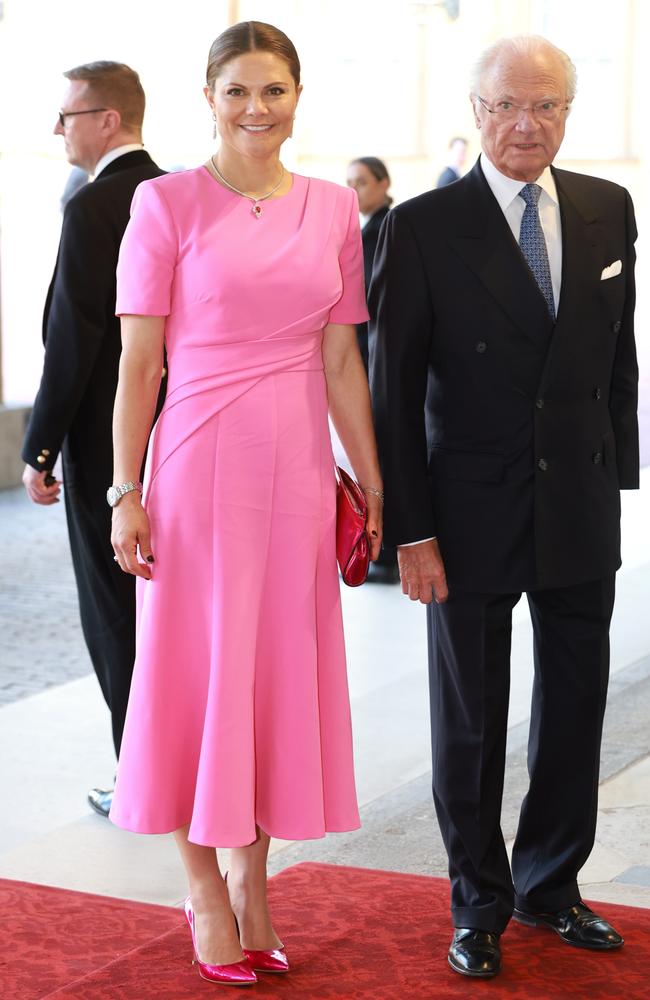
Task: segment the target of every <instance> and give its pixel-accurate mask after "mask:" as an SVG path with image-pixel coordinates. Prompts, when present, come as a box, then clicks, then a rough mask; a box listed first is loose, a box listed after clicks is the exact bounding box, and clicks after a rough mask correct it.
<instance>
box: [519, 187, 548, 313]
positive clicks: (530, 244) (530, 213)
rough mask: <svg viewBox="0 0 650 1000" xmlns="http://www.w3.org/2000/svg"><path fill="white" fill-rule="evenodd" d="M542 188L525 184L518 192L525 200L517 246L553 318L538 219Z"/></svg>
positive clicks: (542, 234) (542, 235)
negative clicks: (538, 204)
mask: <svg viewBox="0 0 650 1000" xmlns="http://www.w3.org/2000/svg"><path fill="white" fill-rule="evenodd" d="M541 193H542V189H541V187H540V186H539V184H526V187H523V188H522V189H521V191H520V192H519V197H520V198H523V199H524V201H525V202H526V208H525V209H524V214H523V217H522V220H521V229H520V230H519V246H520V247H521V252H522V253H523V255H524V257H525V258H526V263H527V264H528V266H529V268H530V269H531V271H532V272H533V277H534V279H535V281H536V282H537V285H538V287H539V290H540V292H541V293H542V295H543V296H544V298H545V299H546V305H547V306H548V311H549V313H550V314H551V319H555V300H554V299H553V282H552V281H551V269H550V267H549V265H548V251H547V249H546V240H545V239H544V230H543V229H542V224H541V222H540V221H539V210H538V208H537V203H538V201H539V198H540V195H541Z"/></svg>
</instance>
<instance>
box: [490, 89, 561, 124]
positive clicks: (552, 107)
mask: <svg viewBox="0 0 650 1000" xmlns="http://www.w3.org/2000/svg"><path fill="white" fill-rule="evenodd" d="M476 97H477V99H478V101H479V102H480V103H481V104H482V105H483V107H484V108H485V110H486V111H487V112H488V113H489V114H491V115H496V116H497V117H498V118H500V119H502V120H503V121H514V120H515V119H517V118H519V116H520V115H521V113H522V111H528V112H529V114H531V115H532V116H533V118H537V120H538V121H539V120H540V119H541V120H542V121H546V122H554V121H557V119H558V118H559V117H560V115H561V114H562V113H563V112H564V111H568V110H569V105H568V104H567V103H566V101H556V100H548V101H537V103H536V104H531V105H528V106H526V105H523V104H513V103H512V101H497V103H496V106H495V107H493V108H490V107H488V104H487V102H486V101H485V100H484V99H483V98H482V97H480V96H479V95H478V94H477V95H476Z"/></svg>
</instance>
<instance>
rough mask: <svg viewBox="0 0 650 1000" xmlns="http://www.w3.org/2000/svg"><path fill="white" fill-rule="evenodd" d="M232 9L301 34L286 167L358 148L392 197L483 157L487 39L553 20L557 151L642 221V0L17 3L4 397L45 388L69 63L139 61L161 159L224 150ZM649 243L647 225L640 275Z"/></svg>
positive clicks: (7, 112) (6, 162) (0, 211)
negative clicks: (210, 81) (62, 106)
mask: <svg viewBox="0 0 650 1000" xmlns="http://www.w3.org/2000/svg"><path fill="white" fill-rule="evenodd" d="M229 17H239V18H246V17H256V18H258V19H260V20H268V21H272V22H273V23H276V24H277V25H278V26H279V27H281V28H283V29H284V30H285V31H287V33H288V34H289V35H290V36H291V37H292V38H293V39H294V41H295V43H296V45H297V48H298V51H299V53H300V56H301V60H302V63H303V81H304V85H305V90H304V94H303V98H302V100H301V104H300V107H299V113H298V119H297V123H296V130H295V137H294V139H293V140H291V141H290V143H288V144H287V146H286V147H285V156H284V160H285V163H286V164H287V165H288V166H289V167H290V168H292V169H297V170H299V171H301V172H305V173H312V174H315V175H318V176H322V177H328V178H330V179H332V180H338V181H343V179H344V177H345V166H346V164H347V162H348V160H349V159H350V158H352V157H354V156H359V155H377V156H381V157H382V158H385V159H386V161H387V163H388V165H389V168H390V170H391V173H392V175H393V193H394V195H395V197H396V199H397V200H402V199H404V198H407V197H410V196H411V195H413V194H416V193H418V192H420V191H422V190H425V189H426V188H428V187H431V186H432V184H433V183H434V181H435V178H436V177H437V174H438V172H439V171H440V169H441V168H442V166H443V165H444V163H445V154H446V147H447V142H448V139H449V137H450V136H451V135H455V134H457V133H460V134H465V135H467V137H468V138H469V139H470V143H471V147H470V162H471V161H472V160H473V159H474V157H475V156H476V155H477V153H478V151H479V146H478V141H477V133H476V131H475V129H474V125H473V121H472V116H471V109H470V106H469V102H468V100H467V93H468V83H467V80H468V74H469V70H470V67H471V64H472V61H473V59H474V58H475V57H476V55H477V53H478V52H479V51H480V50H481V49H482V48H483V47H484V46H485V45H487V44H489V43H490V42H491V41H492V40H494V39H495V38H497V37H499V36H500V35H503V34H511V33H514V32H518V31H524V32H526V31H539V32H541V33H545V34H547V35H548V37H550V38H551V39H552V40H553V41H555V42H556V43H557V44H559V45H563V46H565V47H566V48H567V49H568V51H569V53H570V54H571V55H572V56H573V57H574V58H575V60H576V62H577V63H578V70H579V91H578V97H577V98H576V102H575V108H574V112H573V113H572V115H571V117H570V119H569V123H568V127H567V141H566V146H565V149H566V154H567V155H566V156H564V157H561V158H560V159H559V160H558V163H559V164H560V165H562V166H568V167H569V168H571V169H577V170H582V171H585V172H587V173H595V174H599V175H602V176H606V177H609V178H611V179H613V180H616V181H618V182H620V183H623V184H625V185H626V186H627V187H629V188H630V190H631V191H632V194H633V196H634V198H635V202H636V204H637V212H638V216H639V221H640V228H641V230H642V232H643V229H644V220H645V218H646V215H647V211H648V210H647V208H646V197H645V194H644V192H645V190H646V188H647V186H648V184H647V182H648V181H649V180H650V177H649V176H648V175H649V174H650V139H648V130H647V128H642V121H643V120H644V119H645V118H646V117H647V114H646V112H645V104H646V103H647V97H646V95H647V94H648V93H649V92H650V91H649V88H648V76H649V70H648V63H649V60H648V55H647V52H646V48H647V46H644V44H643V39H644V38H645V39H647V38H649V37H650V4H648V3H646V2H644V0H618V2H617V3H615V4H613V3H611V2H610V0H520V2H507V0H460V16H459V18H458V19H457V20H456V21H453V22H451V21H450V20H449V19H448V17H447V15H446V13H445V10H444V9H443V7H442V6H441V5H439V4H435V3H432V2H429V3H427V2H422V3H411V2H409V0H183V2H182V3H176V2H173V0H112V2H111V3H110V4H108V3H105V2H97V0H59V2H58V3H52V0H5V2H4V20H3V21H2V22H0V88H1V92H2V94H3V106H4V113H3V122H2V132H1V133H0V227H1V240H2V242H1V244H0V249H1V252H2V310H3V320H4V333H3V357H4V388H5V396H6V398H7V399H9V400H10V401H29V400H30V399H31V398H32V397H33V394H34V392H35V390H36V387H37V385H38V377H39V372H40V365H41V358H42V349H41V346H40V319H41V310H42V303H43V300H44V298H45V293H46V290H47V284H48V282H49V278H50V274H51V270H52V266H53V262H54V259H55V256H56V244H57V240H58V232H59V226H60V214H59V208H58V199H59V196H60V193H61V190H62V188H63V185H64V182H65V178H66V176H67V172H68V167H67V165H66V163H65V160H64V158H63V155H62V144H61V141H60V138H58V137H55V136H53V135H52V134H51V132H52V128H53V125H54V121H55V115H56V111H57V110H58V107H59V102H60V96H61V93H62V90H63V83H64V81H63V80H62V77H61V71H62V70H63V69H66V68H69V67H70V66H72V65H75V64H77V63H79V62H85V61H87V60H90V59H97V58H109V59H120V60H123V61H125V62H128V63H130V64H131V65H133V66H134V67H135V68H136V69H137V70H138V71H139V72H140V74H141V76H142V79H143V83H144V86H145V89H146V92H147V96H148V110H147V117H146V122H145V139H146V143H147V146H148V148H149V150H150V151H151V152H152V154H153V155H154V157H155V158H156V159H157V160H158V162H160V163H161V165H162V166H165V167H171V166H174V165H177V164H181V163H182V164H184V165H186V166H193V165H195V164H197V163H200V162H202V161H203V160H204V159H205V158H206V156H207V155H208V154H209V153H210V152H211V151H212V148H213V147H212V141H211V127H212V123H211V121H210V115H209V111H208V108H207V105H206V104H205V102H204V98H203V95H202V93H201V88H202V86H203V82H204V69H205V62H206V56H207V50H208V47H209V44H210V42H211V40H212V39H213V37H214V36H215V35H217V34H218V33H219V32H220V31H221V30H222V29H223V28H224V27H225V26H226V25H227V23H228V19H229ZM643 249H644V240H643V238H642V239H641V240H640V241H639V252H640V268H641V274H645V273H647V268H646V265H645V259H644V253H643ZM641 286H642V287H641V296H640V305H641V310H642V314H644V309H645V305H644V295H643V282H641ZM644 343H645V339H643V342H642V348H643V344H644Z"/></svg>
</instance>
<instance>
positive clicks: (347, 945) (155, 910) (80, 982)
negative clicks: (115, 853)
mask: <svg viewBox="0 0 650 1000" xmlns="http://www.w3.org/2000/svg"><path fill="white" fill-rule="evenodd" d="M270 892H271V901H272V906H273V913H274V918H275V923H276V926H277V927H278V929H279V931H280V933H281V935H282V937H283V938H284V941H285V944H286V945H287V950H288V953H289V957H290V959H291V963H292V971H291V972H290V973H289V975H288V976H284V977H282V976H276V977H271V976H266V977H262V978H261V979H260V982H259V983H258V984H257V985H256V986H254V987H251V988H249V989H245V990H240V991H238V992H236V991H234V990H233V989H232V988H226V987H218V986H214V985H213V984H211V983H206V982H204V981H203V980H201V979H200V978H199V976H198V973H197V971H196V969H195V968H193V967H192V965H191V948H190V939H189V933H188V931H187V928H186V926H185V922H184V917H183V915H182V913H181V911H180V910H173V909H169V908H167V907H160V906H147V905H144V904H138V903H129V902H125V901H123V900H117V899H109V898H106V897H102V896H91V895H87V894H84V893H78V892H67V891H65V890H62V889H52V888H49V887H43V886H37V885H29V884H27V883H24V882H9V881H6V880H0V914H2V916H1V918H0V984H1V986H0V996H1V997H2V1000H43V998H46V997H47V998H50V997H51V998H53V1000H153V998H156V1000H186V998H187V1000H190V998H191V1000H200V998H201V997H217V996H218V997H223V996H242V997H243V996H246V997H250V998H251V1000H253V998H254V1000H275V998H285V1000H446V998H468V997H472V998H474V997H475V996H481V997H483V996H485V997H490V998H500V997H504V998H509V997H515V998H518V1000H524V998H526V1000H531V998H539V1000H567V998H577V1000H603V998H608V1000H610V998H611V1000H613V998H617V1000H618V998H625V1000H648V998H649V997H650V978H649V977H648V970H650V910H643V909H633V908H631V907H626V906H614V905H612V904H605V903H603V904H600V905H599V906H598V910H599V911H600V912H601V913H602V914H603V915H604V916H606V917H608V918H609V919H610V920H612V922H613V923H614V924H615V925H616V927H617V928H618V929H619V930H620V931H621V933H622V934H623V935H624V937H625V938H626V944H625V947H624V948H623V949H622V950H621V951H620V952H612V953H610V954H601V955H599V954H594V953H592V952H588V951H581V950H578V949H576V948H569V947H568V946H567V945H565V944H563V943H562V942H561V941H560V940H559V939H558V938H556V937H555V935H553V934H551V933H546V932H543V931H535V930H530V929H528V928H524V927H520V926H518V925H516V924H511V925H510V927H509V928H508V931H507V932H506V934H505V935H504V937H503V942H502V943H503V952H504V970H503V972H502V973H501V975H500V976H498V977H497V978H496V979H493V980H486V981H481V982H476V981H472V980H468V979H465V978H463V977H461V976H458V975H456V974H455V973H454V972H452V971H451V970H450V969H448V967H447V965H446V952H447V946H448V942H449V937H450V933H451V932H450V924H449V915H448V899H449V888H448V884H447V882H446V881H444V880H442V879H432V878H425V877H423V876H419V875H399V874H396V873H392V872H377V871H369V870H366V869H358V868H337V867H333V866H330V865H315V864H302V865H297V866H296V867H294V868H289V869H287V870H286V871H285V872H282V873H281V874H280V875H277V876H276V877H275V878H274V879H273V880H272V881H271V886H270ZM531 952H532V956H533V957H532V959H531Z"/></svg>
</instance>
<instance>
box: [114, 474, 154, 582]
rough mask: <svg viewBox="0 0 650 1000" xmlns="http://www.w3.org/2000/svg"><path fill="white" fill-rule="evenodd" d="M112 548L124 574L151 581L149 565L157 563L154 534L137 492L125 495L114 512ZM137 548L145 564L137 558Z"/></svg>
mask: <svg viewBox="0 0 650 1000" xmlns="http://www.w3.org/2000/svg"><path fill="white" fill-rule="evenodd" d="M111 545H112V546H113V551H114V552H115V559H116V562H117V563H119V566H120V569H122V570H124V572H125V573H132V574H133V576H141V577H142V578H143V579H144V580H150V579H151V569H150V567H149V565H148V564H149V563H152V562H153V561H154V558H153V552H152V551H151V531H150V528H149V518H148V516H147V513H146V511H145V510H144V508H143V506H142V503H141V501H140V494H139V493H138V492H137V491H136V490H134V491H132V492H131V493H126V494H125V495H124V496H123V497H122V499H121V500H120V502H119V503H118V505H117V507H115V508H114V509H113V528H112V531H111ZM138 549H139V550H140V556H141V557H142V559H143V560H144V562H140V560H139V559H138Z"/></svg>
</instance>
